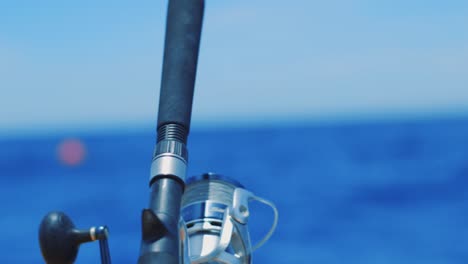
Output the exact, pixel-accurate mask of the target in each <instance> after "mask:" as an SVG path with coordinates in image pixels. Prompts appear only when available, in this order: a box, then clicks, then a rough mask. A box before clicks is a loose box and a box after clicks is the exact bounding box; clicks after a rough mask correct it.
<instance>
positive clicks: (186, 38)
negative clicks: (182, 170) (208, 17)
mask: <svg viewBox="0 0 468 264" xmlns="http://www.w3.org/2000/svg"><path fill="white" fill-rule="evenodd" d="M204 5H205V4H204V0H171V1H169V7H168V13H167V22H166V39H165V44H164V59H163V70H162V78H161V93H160V98H159V112H158V113H159V114H158V128H159V127H161V126H163V125H165V124H171V123H176V124H180V125H182V126H184V127H185V128H186V129H187V131H189V129H190V119H191V113H192V102H193V90H194V86H195V77H196V70H197V62H198V51H199V47H200V37H201V29H202V23H203V12H204Z"/></svg>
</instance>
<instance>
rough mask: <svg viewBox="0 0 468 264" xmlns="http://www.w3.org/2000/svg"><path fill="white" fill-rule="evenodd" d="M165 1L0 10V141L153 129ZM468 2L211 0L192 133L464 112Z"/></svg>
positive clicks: (14, 1)
mask: <svg viewBox="0 0 468 264" xmlns="http://www.w3.org/2000/svg"><path fill="white" fill-rule="evenodd" d="M166 7H167V1H156V0H152V1H147V0H142V1H118V0H112V1H110V0H100V1H91V0H88V1H86V0H82V1H60V0H43V1H35V0H24V1H23V0H4V1H1V2H0V58H1V59H0V76H1V78H0V88H1V94H2V96H1V97H0V130H3V131H5V130H10V129H22V128H25V129H29V128H37V127H50V128H55V127H64V126H74V125H77V124H79V125H83V126H93V125H102V124H117V125H125V124H133V123H148V124H151V122H154V120H155V119H156V110H157V102H158V94H159V84H160V77H161V64H162V53H163V41H164V27H165V15H166ZM466 25H468V2H467V1H401V0H396V1H359V0H349V1H334V0H330V1H311V0H304V1H300V0H296V1H271V0H270V1H264V0H256V1H247V0H237V1H219V0H217V1H215V0H213V1H207V4H206V10H205V21H204V29H203V36H202V44H201V51H200V59H199V70H198V76H197V83H196V90H195V98H194V112H193V122H194V123H195V124H196V123H204V122H205V123H206V122H208V123H210V122H211V123H216V122H231V121H233V122H238V121H242V120H244V121H245V120H253V121H255V120H272V121H275V120H277V121H280V120H285V119H289V118H293V119H312V120H313V119H333V118H340V117H341V118H349V117H351V118H362V117H369V116H370V117H376V118H385V117H387V116H410V115H423V116H424V115H426V116H431V115H436V114H441V113H442V114H443V113H452V114H456V113H467V112H468V88H467V86H468V31H467V30H466Z"/></svg>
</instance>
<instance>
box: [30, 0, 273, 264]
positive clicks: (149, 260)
mask: <svg viewBox="0 0 468 264" xmlns="http://www.w3.org/2000/svg"><path fill="white" fill-rule="evenodd" d="M203 13H204V0H169V4H168V12H167V21H166V37H165V47H164V58H163V70H162V80H161V91H160V101H159V110H158V122H157V139H156V147H155V151H154V155H153V160H152V163H151V170H150V178H149V186H150V199H149V206H148V208H146V209H144V210H143V211H142V214H141V243H140V255H139V258H138V264H186V263H192V264H198V263H200V264H201V263H229V264H250V263H251V262H252V252H253V251H255V250H256V249H257V248H259V247H260V246H261V245H262V244H263V243H264V242H266V241H267V240H268V239H269V237H270V236H271V235H272V233H273V231H274V229H275V228H276V224H277V221H278V211H277V209H276V207H275V206H274V204H273V203H271V202H270V201H268V200H265V199H263V198H260V197H258V196H255V195H254V194H253V193H252V192H251V191H248V190H247V189H246V188H245V187H244V186H243V185H242V184H240V183H239V182H237V181H235V180H234V179H230V178H228V177H225V176H222V175H219V174H215V173H205V174H202V175H200V176H195V177H191V178H189V179H187V180H186V171H187V165H188V151H187V139H188V135H189V131H190V119H191V112H192V102H193V92H194V86H195V77H196V69H197V63H198V51H199V47H200V37H201V30H202V24H203ZM252 200H257V201H259V202H261V203H264V204H266V205H268V206H270V207H271V208H272V209H273V212H274V220H273V224H272V227H271V229H270V231H269V232H268V233H267V234H266V235H265V237H264V238H263V239H262V240H261V241H260V242H258V243H257V244H256V245H252V243H251V241H250V235H249V229H248V219H249V216H250V211H249V202H250V201H252ZM108 238H109V230H108V228H107V226H97V227H91V228H89V229H77V228H76V227H75V225H74V224H73V222H72V220H71V219H70V218H69V217H68V216H67V215H66V214H65V213H63V212H60V211H54V212H50V213H48V214H47V215H46V216H45V217H44V218H43V220H42V222H41V225H40V227H39V242H40V248H41V252H42V256H43V258H44V260H45V261H46V263H47V264H71V263H73V262H74V261H75V259H76V257H77V254H78V248H79V246H80V244H82V243H86V242H91V241H99V245H100V253H101V263H103V264H110V263H111V258H110V252H109V245H108Z"/></svg>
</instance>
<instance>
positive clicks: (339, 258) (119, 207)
mask: <svg viewBox="0 0 468 264" xmlns="http://www.w3.org/2000/svg"><path fill="white" fill-rule="evenodd" d="M67 138H76V139H79V140H80V141H81V142H82V143H83V144H84V146H85V147H86V157H85V160H84V161H83V162H82V163H81V164H80V165H79V166H66V165H64V164H63V163H61V162H60V161H59V159H58V158H57V146H58V145H59V144H60V143H61V142H62V141H63V140H65V139H67ZM154 143H155V132H154V129H152V128H151V129H148V128H147V127H141V129H139V128H134V129H132V130H131V131H129V130H118V129H116V130H111V129H109V130H106V131H97V132H73V131H68V132H63V133H60V132H54V133H52V134H50V135H47V134H46V133H42V134H40V135H30V136H28V137H26V136H18V137H15V136H11V135H10V136H8V137H3V138H0V175H1V177H0V186H1V187H0V188H1V189H0V201H1V202H0V204H1V217H0V223H1V225H0V226H1V227H2V232H1V233H0V234H1V239H0V251H1V252H2V263H28V264H31V263H43V260H42V257H41V254H40V250H39V243H38V227H39V223H40V221H41V219H42V217H43V216H44V215H45V214H46V213H47V212H49V211H51V210H62V211H65V212H66V213H67V214H68V215H69V216H71V218H72V219H73V221H74V223H75V224H76V225H77V226H78V227H83V228H85V227H90V226H93V225H104V224H105V225H108V226H109V228H110V232H111V233H110V241H109V244H110V250H111V256H112V260H113V263H122V264H124V263H126V264H127V263H136V260H137V258H138V253H139V244H140V214H141V210H142V209H143V208H145V207H146V206H147V205H148V199H149V188H148V178H149V167H150V162H151V158H152V152H153V147H154ZM188 147H189V155H190V163H189V166H190V169H189V175H198V174H202V173H204V172H217V173H220V174H224V175H226V176H229V177H231V178H235V179H236V180H238V181H240V182H241V183H242V184H243V185H245V186H246V187H247V188H248V189H249V190H251V191H253V192H254V193H255V194H257V195H259V196H262V197H265V198H267V199H269V200H272V201H273V202H274V203H276V205H277V207H278V209H279V212H280V218H279V225H278V228H277V230H276V232H275V233H274V235H273V236H272V238H271V239H270V240H269V241H268V242H267V243H266V244H265V245H264V246H263V247H262V248H260V249H259V250H258V251H256V252H255V253H254V255H253V260H254V263H279V264H281V263H320V264H327V263H330V264H343V263H346V264H376V263H378V264H387V263H388V264H390V263H391V264H394V263H399V264H415V263H424V264H451V263H453V264H458V263H460V264H462V263H468V118H465V119H463V118H458V119H455V118H453V119H438V120H420V121H418V120H406V121H405V120H401V121H382V122H377V121H376V122H370V121H369V122H355V123H352V122H347V123H339V122H336V123H328V124H320V123H313V122H312V123H298V124H293V123H289V124H287V125H269V126H244V127H235V128H227V127H224V128H223V127H220V128H214V127H211V128H205V129H203V128H194V129H193V131H192V133H191V135H190V137H189V146H188ZM251 209H252V212H251V215H252V218H251V219H250V220H251V221H250V223H249V224H250V232H251V236H252V240H253V241H258V240H259V239H261V237H262V235H263V234H265V233H266V232H267V231H268V229H269V225H270V223H271V221H272V216H273V214H272V212H271V210H269V208H267V207H264V206H262V205H261V204H252V207H251ZM76 263H81V264H89V263H100V259H99V247H98V244H94V243H91V244H86V245H83V246H82V247H81V249H80V253H79V255H78V258H77V261H76Z"/></svg>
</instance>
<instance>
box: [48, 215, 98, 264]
mask: <svg viewBox="0 0 468 264" xmlns="http://www.w3.org/2000/svg"><path fill="white" fill-rule="evenodd" d="M93 240H94V238H93V237H91V232H90V230H78V229H76V228H75V225H74V224H73V222H72V221H71V219H70V218H69V217H68V216H67V215H66V214H64V213H63V212H50V213H48V214H47V215H46V216H45V217H44V218H43V219H42V222H41V225H40V227H39V243H40V246H41V252H42V256H43V257H44V259H45V261H46V263H47V264H72V263H73V262H74V261H75V259H76V256H77V254H78V248H79V246H80V244H81V243H85V242H90V241H93Z"/></svg>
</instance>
